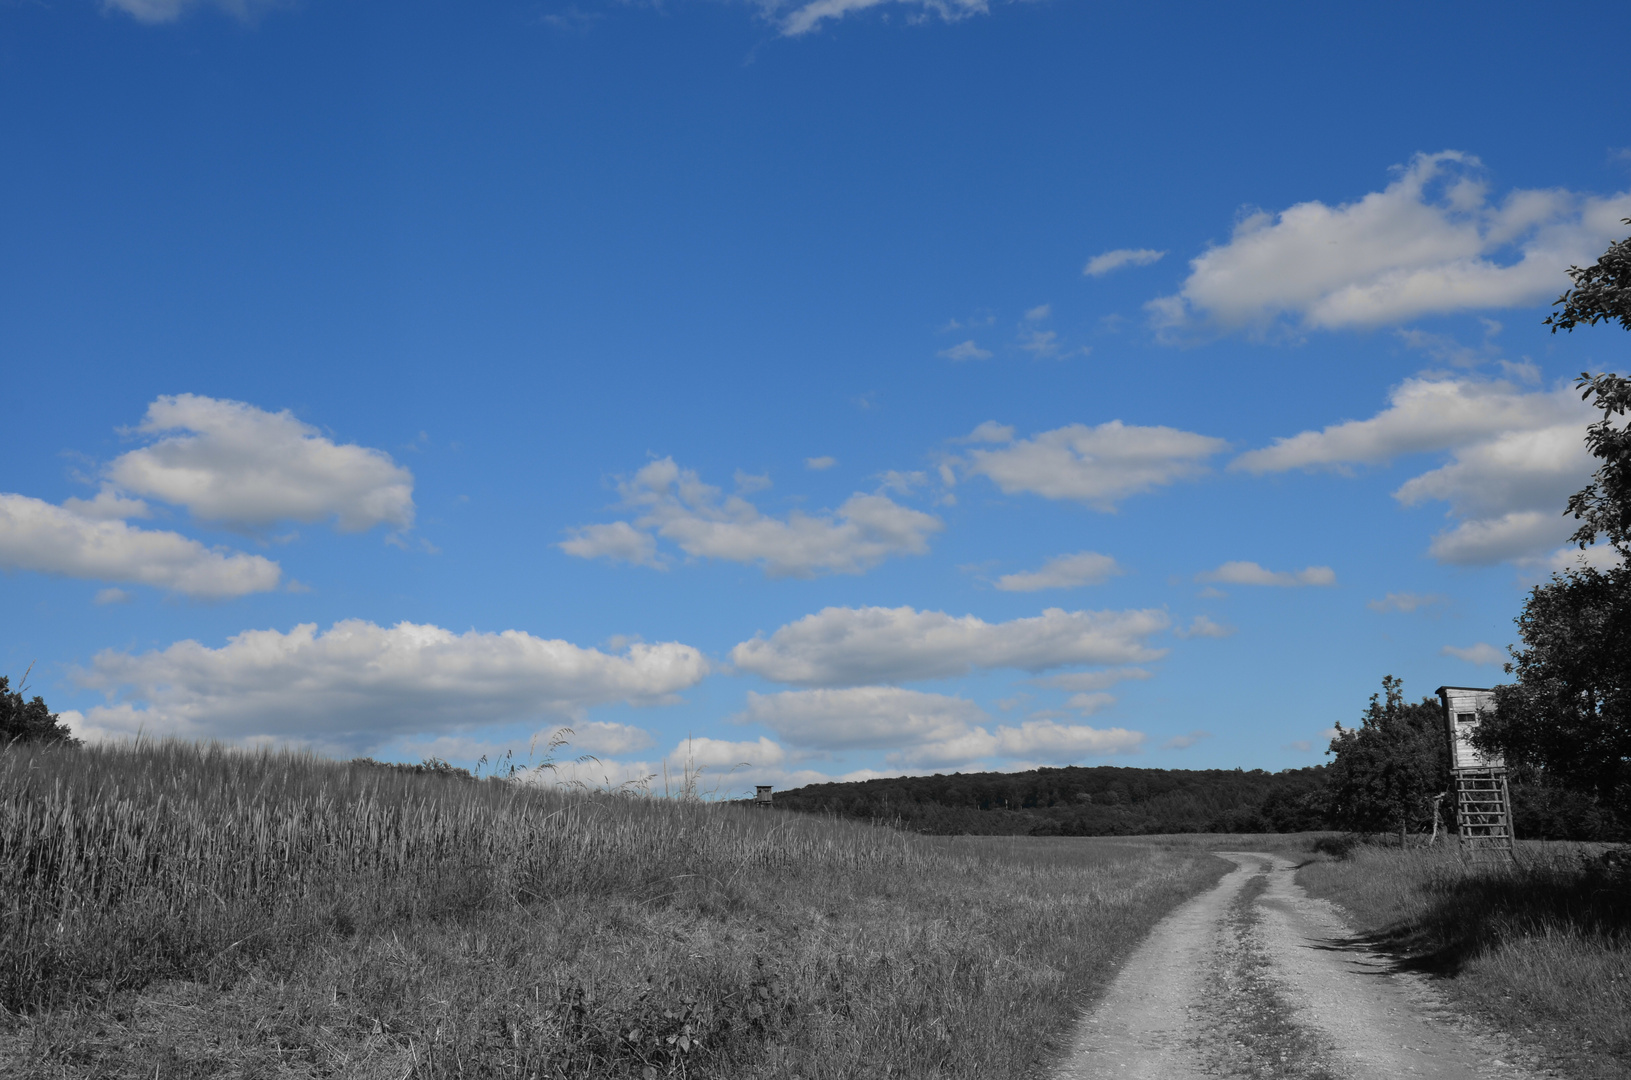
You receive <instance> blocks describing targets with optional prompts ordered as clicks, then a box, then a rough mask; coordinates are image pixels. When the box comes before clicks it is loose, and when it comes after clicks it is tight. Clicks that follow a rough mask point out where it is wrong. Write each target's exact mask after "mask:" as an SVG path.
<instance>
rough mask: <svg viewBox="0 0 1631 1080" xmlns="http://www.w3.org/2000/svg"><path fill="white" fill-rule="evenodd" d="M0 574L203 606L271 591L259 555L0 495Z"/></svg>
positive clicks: (269, 565) (268, 569)
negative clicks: (199, 601) (120, 587)
mask: <svg viewBox="0 0 1631 1080" xmlns="http://www.w3.org/2000/svg"><path fill="white" fill-rule="evenodd" d="M0 567H5V568H7V569H12V570H33V571H36V572H38V573H42V574H60V575H62V576H63V577H71V578H87V579H90V580H93V581H121V582H130V583H134V584H139V585H152V586H154V587H155V588H159V589H169V590H170V591H172V592H178V593H182V594H183V595H186V596H195V597H199V598H205V599H224V598H226V597H231V596H243V595H244V594H246V593H254V592H267V591H269V590H272V589H275V588H277V583H278V577H279V576H280V575H281V574H282V572H283V571H282V570H281V569H280V568H279V566H278V564H277V563H275V562H273V561H272V560H270V559H267V558H264V557H262V556H260V555H245V554H242V553H237V552H227V551H224V550H212V549H210V548H207V547H205V546H204V545H203V544H200V543H199V542H198V541H197V540H190V539H188V538H187V537H185V536H182V535H180V534H179V533H173V532H160V531H158V530H153V529H138V528H135V527H134V526H131V525H127V524H125V523H124V522H123V521H110V520H105V519H104V520H98V519H95V518H87V517H82V516H80V515H79V514H76V513H74V512H72V511H71V510H67V509H65V508H63V507H60V506H53V505H51V504H50V503H48V502H42V501H41V500H39V499H31V498H29V497H28V496H26V495H3V494H0Z"/></svg>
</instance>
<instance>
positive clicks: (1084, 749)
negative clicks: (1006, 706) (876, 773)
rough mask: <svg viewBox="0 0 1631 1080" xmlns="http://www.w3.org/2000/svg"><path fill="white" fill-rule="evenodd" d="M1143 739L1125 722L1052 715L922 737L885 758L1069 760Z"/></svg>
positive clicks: (916, 762)
mask: <svg viewBox="0 0 1631 1080" xmlns="http://www.w3.org/2000/svg"><path fill="white" fill-rule="evenodd" d="M1143 743H1144V734H1143V732H1139V731H1129V730H1127V729H1126V728H1119V727H1118V728H1095V727H1089V726H1088V725H1086V724H1061V723H1059V722H1058V721H1056V720H1026V721H1024V722H1023V723H1021V724H1020V725H1019V726H1017V727H1010V726H1008V725H1006V724H1003V725H1000V726H999V727H997V728H996V730H994V731H990V730H987V729H986V728H984V727H977V728H974V729H973V730H971V731H969V732H967V733H965V734H963V735H959V736H957V737H956V738H952V739H944V740H939V741H936V742H930V743H924V744H922V745H920V746H914V747H910V748H908V749H905V750H902V751H899V752H898V753H895V754H892V755H889V758H888V760H889V761H890V762H892V763H893V762H899V763H900V764H903V765H910V766H916V767H923V766H949V765H956V764H969V763H973V762H977V761H979V760H981V759H983V758H990V757H1003V758H1020V759H1024V760H1026V761H1027V762H1030V761H1041V762H1050V763H1053V764H1068V763H1070V762H1074V761H1080V760H1082V759H1083V758H1090V757H1107V756H1109V755H1112V754H1129V753H1133V752H1134V751H1136V750H1138V749H1139V747H1140V746H1142V745H1143Z"/></svg>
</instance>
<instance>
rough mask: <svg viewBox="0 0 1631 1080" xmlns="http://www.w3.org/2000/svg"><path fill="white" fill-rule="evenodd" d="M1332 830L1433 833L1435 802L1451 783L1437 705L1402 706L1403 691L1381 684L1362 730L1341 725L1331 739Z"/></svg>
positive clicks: (1387, 680) (1391, 681) (1394, 683)
mask: <svg viewBox="0 0 1631 1080" xmlns="http://www.w3.org/2000/svg"><path fill="white" fill-rule="evenodd" d="M1330 752H1331V755H1332V758H1333V760H1332V762H1331V765H1330V768H1329V769H1328V770H1327V772H1326V780H1327V783H1328V784H1329V785H1330V807H1331V810H1330V814H1331V823H1332V824H1333V825H1335V826H1337V827H1338V828H1343V829H1351V830H1353V831H1355V832H1398V833H1399V834H1400V835H1403V834H1404V833H1406V832H1408V831H1409V830H1410V829H1411V828H1412V827H1415V828H1417V829H1422V828H1430V827H1431V826H1432V822H1433V797H1434V796H1436V795H1439V794H1441V793H1442V792H1444V791H1446V790H1448V788H1449V784H1450V746H1449V740H1448V738H1447V737H1446V735H1445V732H1444V713H1443V709H1442V707H1441V706H1440V705H1439V701H1438V699H1437V698H1432V697H1427V698H1423V699H1422V700H1421V702H1420V703H1419V704H1416V705H1409V704H1406V703H1405V700H1404V684H1403V682H1402V681H1401V680H1399V679H1396V678H1394V677H1393V676H1392V675H1387V676H1384V677H1383V679H1382V693H1381V694H1372V695H1371V699H1370V706H1369V707H1368V708H1367V709H1366V710H1365V712H1364V715H1363V716H1362V717H1361V718H1360V723H1359V726H1358V727H1357V728H1344V727H1343V726H1342V725H1341V724H1338V725H1337V733H1336V737H1335V738H1333V739H1332V740H1331V751H1330Z"/></svg>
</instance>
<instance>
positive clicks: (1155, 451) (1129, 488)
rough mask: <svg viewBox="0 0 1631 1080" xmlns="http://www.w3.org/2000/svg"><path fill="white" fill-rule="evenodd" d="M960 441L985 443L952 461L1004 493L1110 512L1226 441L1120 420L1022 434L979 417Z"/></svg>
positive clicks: (1185, 472)
mask: <svg viewBox="0 0 1631 1080" xmlns="http://www.w3.org/2000/svg"><path fill="white" fill-rule="evenodd" d="M965 441H968V442H973V443H982V444H987V445H988V446H990V447H991V448H987V446H979V447H976V448H974V449H970V450H969V451H967V452H966V454H965V455H964V456H963V457H961V458H956V459H953V461H952V463H953V464H956V465H958V466H960V467H961V468H962V470H963V471H964V472H966V473H968V474H970V475H977V476H985V477H987V478H989V479H990V480H991V481H993V482H994V483H995V484H996V485H997V486H998V487H999V488H1001V489H1002V490H1003V491H1004V492H1006V493H1008V494H1013V493H1015V492H1021V491H1023V492H1029V493H1031V494H1035V495H1041V496H1043V497H1044V498H1049V499H1070V500H1074V501H1076V502H1083V503H1087V504H1088V505H1089V506H1092V507H1094V508H1095V509H1097V510H1103V511H1106V512H1110V511H1114V510H1115V504H1116V502H1117V501H1118V500H1119V499H1123V498H1125V497H1127V496H1128V495H1134V494H1137V493H1139V492H1142V491H1149V490H1150V489H1152V488H1155V487H1160V486H1163V485H1166V484H1171V483H1174V482H1176V481H1179V480H1187V479H1191V478H1193V477H1196V476H1199V475H1201V474H1202V473H1203V472H1205V471H1206V461H1207V459H1209V458H1210V457H1212V456H1213V455H1214V454H1217V453H1220V452H1221V451H1223V450H1224V449H1225V448H1227V446H1228V443H1226V442H1224V441H1223V440H1222V439H1215V438H1212V437H1210V436H1207V435H1197V434H1195V433H1194V432H1190V431H1179V430H1178V429H1176V428H1169V427H1138V426H1134V425H1128V424H1123V423H1122V422H1121V421H1120V420H1112V421H1110V422H1109V423H1105V424H1100V425H1098V426H1097V427H1088V426H1087V425H1085V424H1070V425H1068V426H1066V427H1062V428H1055V429H1053V430H1051V431H1044V432H1041V433H1039V434H1037V435H1034V436H1032V437H1031V438H1029V439H1015V438H1014V437H1013V429H1012V428H1007V427H1003V426H1002V425H999V424H997V423H995V422H994V421H989V420H988V421H986V422H985V423H983V424H981V425H980V426H979V427H977V428H975V429H974V432H973V433H972V434H971V435H969V436H968V437H967V438H966V440H965Z"/></svg>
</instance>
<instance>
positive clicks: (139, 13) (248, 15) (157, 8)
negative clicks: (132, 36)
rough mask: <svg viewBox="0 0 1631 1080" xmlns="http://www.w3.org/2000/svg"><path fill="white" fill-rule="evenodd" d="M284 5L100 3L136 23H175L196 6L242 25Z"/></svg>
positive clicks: (266, 1)
mask: <svg viewBox="0 0 1631 1080" xmlns="http://www.w3.org/2000/svg"><path fill="white" fill-rule="evenodd" d="M282 6H284V4H283V0H102V10H103V11H122V12H124V13H125V14H126V15H129V16H130V17H131V18H133V19H135V20H136V21H137V22H144V23H150V24H151V23H167V22H175V21H176V20H177V19H179V18H181V16H182V15H184V14H186V13H187V12H188V11H191V10H192V9H193V8H196V7H213V8H218V9H220V10H221V11H224V12H226V13H227V14H228V15H231V16H233V17H234V18H236V19H238V20H240V21H241V22H252V21H253V20H254V19H255V18H256V16H258V15H259V14H260V13H261V12H263V11H266V10H269V9H271V8H275V7H282Z"/></svg>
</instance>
